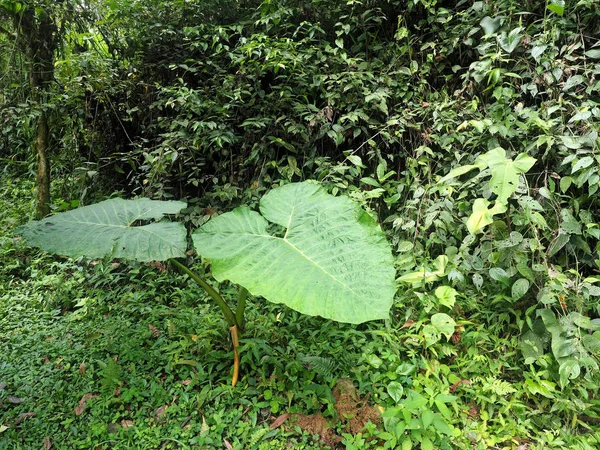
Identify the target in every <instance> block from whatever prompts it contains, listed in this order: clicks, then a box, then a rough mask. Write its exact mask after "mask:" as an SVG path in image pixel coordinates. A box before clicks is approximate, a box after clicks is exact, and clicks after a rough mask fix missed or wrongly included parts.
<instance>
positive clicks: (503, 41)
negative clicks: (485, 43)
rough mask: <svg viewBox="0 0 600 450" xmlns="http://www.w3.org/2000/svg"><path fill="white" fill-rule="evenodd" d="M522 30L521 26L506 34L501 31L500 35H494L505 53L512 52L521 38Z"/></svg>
mask: <svg viewBox="0 0 600 450" xmlns="http://www.w3.org/2000/svg"><path fill="white" fill-rule="evenodd" d="M522 30H523V28H521V27H517V28H515V29H514V30H512V31H511V32H510V33H508V35H507V34H506V32H502V33H501V34H500V35H498V36H496V39H497V40H498V43H499V44H500V47H502V49H503V50H504V51H506V52H507V53H512V52H513V51H514V50H515V49H516V48H517V46H518V45H519V43H520V42H521V38H522V37H523V35H522V34H521V31H522Z"/></svg>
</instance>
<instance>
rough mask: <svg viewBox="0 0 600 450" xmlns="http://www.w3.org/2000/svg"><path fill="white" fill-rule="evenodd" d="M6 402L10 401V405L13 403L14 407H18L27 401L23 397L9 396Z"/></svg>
mask: <svg viewBox="0 0 600 450" xmlns="http://www.w3.org/2000/svg"><path fill="white" fill-rule="evenodd" d="M6 400H7V401H8V403H12V404H13V405H18V404H20V403H23V402H24V401H25V400H24V399H22V398H21V397H17V396H15V395H9V396H8V397H6Z"/></svg>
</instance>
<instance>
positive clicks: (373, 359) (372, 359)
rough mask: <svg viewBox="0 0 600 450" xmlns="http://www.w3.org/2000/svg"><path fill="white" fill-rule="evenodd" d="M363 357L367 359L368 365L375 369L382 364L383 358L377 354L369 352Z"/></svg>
mask: <svg viewBox="0 0 600 450" xmlns="http://www.w3.org/2000/svg"><path fill="white" fill-rule="evenodd" d="M365 359H366V360H367V363H368V364H369V365H371V366H373V367H374V368H376V369H379V368H380V367H381V365H382V364H383V360H382V359H381V358H380V357H379V356H377V355H373V354H370V355H367V357H366V358H365Z"/></svg>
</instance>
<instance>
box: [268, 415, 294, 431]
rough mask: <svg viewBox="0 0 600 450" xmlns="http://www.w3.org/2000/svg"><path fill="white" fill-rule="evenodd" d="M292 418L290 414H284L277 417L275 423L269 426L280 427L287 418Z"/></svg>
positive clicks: (272, 428)
mask: <svg viewBox="0 0 600 450" xmlns="http://www.w3.org/2000/svg"><path fill="white" fill-rule="evenodd" d="M289 418H290V415H289V414H282V415H280V416H279V417H277V418H276V419H275V420H274V421H273V423H272V424H271V425H270V426H269V428H270V429H271V430H274V429H275V428H279V427H280V426H281V425H283V424H284V423H285V421H286V420H288V419H289Z"/></svg>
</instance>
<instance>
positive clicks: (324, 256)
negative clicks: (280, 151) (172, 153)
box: [192, 182, 396, 323]
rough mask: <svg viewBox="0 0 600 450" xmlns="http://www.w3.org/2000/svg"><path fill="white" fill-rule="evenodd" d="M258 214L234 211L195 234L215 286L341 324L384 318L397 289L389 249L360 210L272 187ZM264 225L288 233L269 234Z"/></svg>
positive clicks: (322, 195)
mask: <svg viewBox="0 0 600 450" xmlns="http://www.w3.org/2000/svg"><path fill="white" fill-rule="evenodd" d="M260 211H261V214H262V215H261V214H259V213H258V212H255V211H251V210H250V209H249V208H246V207H241V208H237V209H235V210H234V211H232V212H229V213H226V214H222V215H221V216H218V217H215V218H213V219H212V220H210V221H209V222H207V223H206V224H205V225H203V226H202V227H201V228H200V229H198V230H196V231H195V232H194V233H193V236H192V237H193V240H194V244H195V246H196V249H197V251H198V253H199V254H200V255H202V256H203V257H206V258H208V259H210V260H211V261H212V272H213V276H214V277H215V278H216V279H217V280H218V281H224V280H230V281H232V282H234V283H237V284H240V285H242V286H244V287H245V288H246V289H248V291H249V292H250V293H252V294H253V295H255V296H262V297H264V298H266V299H267V300H269V301H271V302H273V303H284V304H286V305H287V306H289V307H290V308H292V309H295V310H296V311H299V312H302V313H304V314H308V315H314V316H322V317H325V318H329V319H333V320H337V321H339V322H348V323H362V322H366V321H368V320H377V319H385V318H387V317H388V316H389V309H390V307H391V305H392V299H393V297H394V294H395V291H396V283H395V280H394V275H395V271H394V267H393V257H392V252H391V248H390V245H389V243H388V242H387V240H386V238H385V235H384V233H383V232H382V231H381V228H380V227H379V225H378V224H377V222H375V220H373V218H371V216H370V215H369V214H367V213H366V212H365V211H364V210H363V209H362V208H361V207H360V206H359V205H358V204H356V203H354V202H353V201H352V200H350V199H349V198H348V197H343V196H342V197H334V196H332V195H329V194H327V193H326V192H325V191H324V190H323V189H322V188H321V186H319V185H318V184H315V183H311V182H304V183H292V184H288V185H285V186H282V187H280V188H278V189H273V190H272V191H270V192H269V193H268V194H266V195H265V196H264V197H263V198H262V199H261V201H260ZM269 222H271V223H274V224H277V225H280V226H282V227H283V228H284V229H285V234H284V235H283V236H282V237H279V236H276V235H273V234H271V233H269V231H268V226H269Z"/></svg>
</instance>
